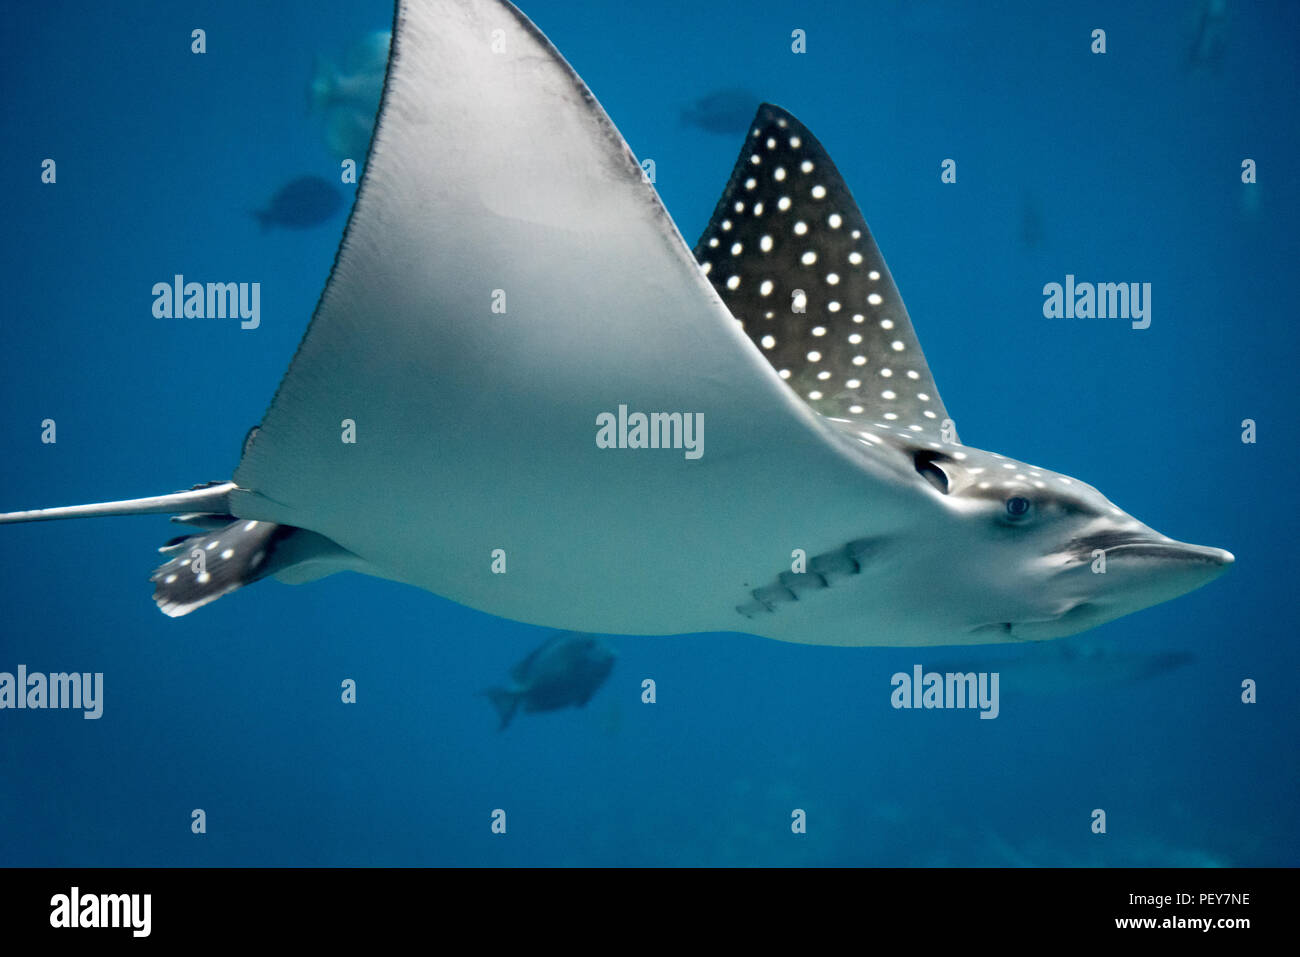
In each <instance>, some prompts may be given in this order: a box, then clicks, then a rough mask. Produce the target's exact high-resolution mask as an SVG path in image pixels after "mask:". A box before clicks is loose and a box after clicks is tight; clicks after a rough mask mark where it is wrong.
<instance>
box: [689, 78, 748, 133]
mask: <svg viewBox="0 0 1300 957" xmlns="http://www.w3.org/2000/svg"><path fill="white" fill-rule="evenodd" d="M760 99H761V97H758V96H755V95H754V94H753V93H751V92H749V90H743V89H726V90H714V91H713V92H712V93H706V94H705V95H704V96H702V97H700V98H699V99H698V100H696V101H695V102H694V103H692V104H691V105H690V106H687V107H683V108H682V125H683V126H693V127H695V128H696V129H700V130H704V132H706V133H718V134H720V135H722V136H735V135H736V134H738V133H743V132H744V131H745V126H746V124H748V123H749V121H750V118H751V117H753V115H754V108H755V107H756V106H758V103H759V100H760Z"/></svg>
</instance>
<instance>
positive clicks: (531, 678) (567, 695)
mask: <svg viewBox="0 0 1300 957" xmlns="http://www.w3.org/2000/svg"><path fill="white" fill-rule="evenodd" d="M613 667H614V653H613V652H612V651H610V650H609V648H608V646H606V645H605V644H604V642H602V641H601V640H600V639H598V638H595V637H593V636H591V635H584V634H581V633H579V632H576V631H569V632H560V633H559V634H556V635H553V636H552V637H550V638H548V639H547V640H546V641H545V642H543V643H542V644H541V645H539V646H538V647H537V648H535V649H533V651H532V653H530V654H529V655H528V657H527V658H525V659H524V660H523V661H521V662H519V664H517V665H515V666H514V668H512V669H511V670H510V677H511V678H512V679H514V680H513V683H512V684H511V686H510V687H509V688H489V689H488V690H486V691H484V692H483V694H485V695H487V696H488V697H489V698H491V699H492V704H493V705H494V706H495V707H496V709H497V714H499V715H500V716H501V728H502V729H504V728H505V726H506V725H508V724H509V723H510V719H511V718H513V717H514V716H515V711H516V710H518V708H519V706H520V705H521V704H522V705H523V707H524V710H525V711H528V712H533V711H556V710H559V709H560V708H566V707H569V706H570V705H573V706H575V707H581V706H582V705H585V704H586V703H587V702H588V701H590V700H591V696H592V695H594V694H595V693H596V689H598V688H599V687H600V686H601V685H602V684H604V683H605V679H606V678H608V677H609V672H610V670H611V669H612V668H613Z"/></svg>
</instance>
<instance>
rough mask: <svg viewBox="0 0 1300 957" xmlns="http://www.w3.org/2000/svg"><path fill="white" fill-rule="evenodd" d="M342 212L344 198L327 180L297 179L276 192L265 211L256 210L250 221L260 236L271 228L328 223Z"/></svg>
mask: <svg viewBox="0 0 1300 957" xmlns="http://www.w3.org/2000/svg"><path fill="white" fill-rule="evenodd" d="M342 208H343V196H342V194H341V193H340V192H339V190H338V189H336V188H335V187H334V185H333V184H332V183H330V181H329V180H326V179H322V178H321V177H319V176H299V177H298V178H297V179H294V180H290V181H289V182H288V183H285V184H284V185H283V186H281V187H280V188H279V189H278V190H276V192H275V195H274V196H272V197H271V201H270V202H269V203H267V204H266V208H265V209H259V210H255V211H254V212H253V217H254V218H255V219H256V220H257V222H258V224H259V225H260V226H261V227H262V231H263V232H266V231H267V230H268V229H270V228H271V227H272V226H283V227H285V228H286V229H310V228H311V227H313V226H319V225H321V224H322V223H325V222H328V221H329V220H330V219H331V218H332V217H333V216H334V215H335V214H336V213H337V212H338V211H339V210H340V209H342Z"/></svg>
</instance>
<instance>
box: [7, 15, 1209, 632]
mask: <svg viewBox="0 0 1300 957" xmlns="http://www.w3.org/2000/svg"><path fill="white" fill-rule="evenodd" d="M622 407H626V409H631V410H639V412H640V413H642V414H644V413H647V412H650V413H655V412H659V413H663V415H662V416H661V417H660V418H658V419H656V420H654V421H657V422H658V423H659V425H660V426H661V427H662V429H663V438H664V439H665V440H673V439H679V438H680V436H679V435H678V436H674V435H673V427H674V422H675V421H681V419H677V420H674V419H673V418H672V417H673V416H674V415H679V416H681V417H682V418H686V417H691V416H694V417H695V419H693V421H698V422H700V423H703V424H707V444H703V437H702V436H701V443H702V448H703V450H704V451H703V454H701V455H700V456H699V457H696V458H691V457H687V456H685V455H683V454H682V452H681V451H680V450H674V449H671V448H662V447H655V446H659V445H663V444H667V445H672V444H673V442H672V441H665V442H664V443H658V442H654V443H650V442H647V441H645V438H646V437H645V435H644V429H643V428H642V430H641V434H640V435H639V438H638V433H637V431H636V429H634V430H633V432H632V434H631V436H630V437H626V441H624V439H623V438H620V441H619V443H618V446H627V447H602V444H601V443H598V442H597V441H596V440H595V438H596V434H597V429H596V425H597V424H598V423H599V422H600V421H601V420H602V419H604V418H605V417H606V416H608V415H609V414H610V413H611V411H612V410H614V409H621V408H622ZM621 414H622V412H620V415H621ZM641 425H642V426H643V425H644V420H642V422H641ZM349 439H350V440H349ZM646 446H651V447H646ZM678 449H680V446H679V447H678ZM168 512H170V513H180V514H179V515H176V516H175V518H174V520H177V521H180V522H182V523H185V524H189V525H191V526H194V527H196V528H198V529H199V532H198V534H193V535H190V536H188V537H184V538H181V539H178V540H174V541H172V542H169V543H168V544H167V545H166V546H164V551H165V552H166V553H168V554H171V555H172V556H173V557H171V558H170V559H169V560H168V561H167V563H166V564H164V565H162V566H161V567H160V568H158V569H157V571H156V572H155V573H154V576H153V581H154V583H155V588H156V590H155V592H154V598H155V600H156V602H157V603H158V605H159V607H160V608H161V609H162V610H163V611H164V612H165V613H167V614H169V615H172V616H177V615H183V614H186V613H188V612H190V611H192V610H193V609H195V608H197V607H199V606H201V605H204V604H206V603H208V602H210V601H213V600H215V599H216V598H218V597H220V596H222V595H224V594H227V593H228V592H231V591H233V590H235V589H237V588H239V587H241V586H243V585H247V584H249V583H250V582H253V581H256V580H258V579H260V578H263V577H266V576H269V575H273V576H275V577H277V578H279V579H281V580H284V581H290V582H302V581H309V580H312V579H315V578H320V577H322V576H324V575H328V574H331V573H333V572H337V571H342V570H352V571H357V572H361V573H364V574H368V575H375V576H378V577H381V578H387V579H391V580H395V581H400V582H406V583H408V584H411V585H415V586H417V587H419V588H423V589H426V590H428V591H430V592H434V593H435V594H438V595H442V596H444V597H446V598H449V599H452V600H454V601H456V602H459V603H461V604H464V605H468V606H470V607H472V608H476V609H480V610H483V611H486V612H489V613H491V614H494V615H499V616H503V617H506V618H511V619H516V620H518V621H522V622H529V623H533V624H538V625H546V626H551V627H555V628H560V629H564V630H572V631H582V632H598V633H608V634H643V635H645V634H678V633H688V632H710V631H745V632H750V633H753V634H756V635H762V636H766V637H769V638H775V639H780V640H783V641H793V642H805V643H810V644H828V645H941V644H977V643H987V642H1001V641H1015V640H1025V639H1047V638H1055V637H1059V636H1063V635H1069V634H1073V633H1076V632H1079V631H1082V630H1085V629H1088V628H1091V627H1094V626H1096V625H1099V624H1102V623H1103V622H1106V621H1110V620H1111V619H1114V618H1117V617H1119V616H1121V615H1124V614H1128V613H1130V612H1133V611H1137V610H1138V609H1141V608H1145V607H1147V606H1149V605H1153V604H1156V603H1158V602H1162V601H1166V600H1168V599H1170V598H1173V597H1175V596H1178V595H1181V594H1184V593H1185V592H1188V591H1190V590H1192V589H1194V588H1197V587H1199V586H1200V585H1203V584H1205V583H1206V582H1208V581H1210V580H1211V579H1212V578H1214V577H1215V576H1217V575H1218V574H1219V573H1221V572H1222V571H1223V570H1224V569H1225V567H1226V566H1227V565H1228V564H1229V563H1231V562H1232V560H1233V559H1232V556H1231V555H1230V554H1229V553H1227V552H1225V551H1223V550H1221V549H1216V548H1206V547H1200V546H1195V545H1187V544H1183V543H1180V542H1176V541H1174V540H1172V539H1170V538H1167V537H1165V536H1164V535H1160V534H1158V533H1157V532H1155V531H1153V530H1152V529H1150V528H1148V527H1147V526H1145V525H1143V524H1142V523H1141V522H1139V521H1137V520H1136V519H1134V518H1132V517H1131V516H1129V515H1127V514H1125V513H1124V512H1123V511H1121V510H1120V509H1119V508H1117V507H1116V506H1114V505H1113V504H1111V502H1110V501H1108V500H1107V499H1106V498H1105V497H1104V496H1103V495H1102V494H1101V493H1099V492H1098V491H1097V490H1096V489H1094V488H1092V487H1091V486H1089V485H1086V484H1084V483H1083V482H1080V481H1078V480H1076V479H1072V478H1068V477H1066V476H1064V475H1059V474H1057V473H1054V472H1050V471H1047V470H1046V469H1042V468H1038V467H1035V466H1031V465H1027V464H1024V463H1022V462H1018V461H1015V460H1014V459H1010V458H1006V457H1004V456H1002V455H998V454H995V453H991V452H983V451H979V450H977V449H974V448H968V447H965V446H963V445H961V444H960V443H959V440H958V438H957V434H956V430H955V428H954V427H953V424H952V421H951V419H950V417H949V415H948V412H947V409H946V408H945V406H944V404H943V401H942V400H941V398H940V395H939V390H938V388H937V387H936V385H935V382H934V378H933V376H932V375H931V373H930V369H929V367H928V365H927V364H926V361H925V357H924V355H923V354H922V352H921V347H920V344H919V342H918V340H917V337H916V333H915V331H914V330H913V327H912V322H911V320H910V318H909V317H908V314H907V310H906V308H905V307H904V305H903V301H902V298H901V297H900V295H899V292H898V289H897V288H896V287H895V285H894V282H893V279H892V278H891V276H890V273H889V270H888V268H887V267H886V265H885V262H884V259H883V258H882V257H881V254H880V251H879V249H878V248H877V246H876V243H875V241H874V240H873V238H872V236H871V233H870V232H869V230H868V229H867V224H866V221H865V220H864V219H863V217H862V214H861V213H860V212H859V210H858V207H857V204H856V203H855V202H854V200H853V197H852V196H851V195H850V193H849V190H848V187H847V186H846V185H845V183H844V181H843V180H842V178H841V177H840V175H839V173H838V171H837V170H836V168H835V166H834V164H833V163H832V162H831V160H830V157H829V156H828V155H827V153H826V151H825V150H824V149H823V148H822V146H821V144H820V143H819V142H818V141H817V140H816V139H815V138H814V137H813V135H812V134H811V133H810V132H809V131H808V130H807V129H806V128H805V127H804V126H803V125H802V124H801V123H800V122H799V121H798V120H796V119H795V118H794V117H793V116H792V115H790V114H789V113H787V112H786V111H785V110H782V109H780V108H778V107H775V106H771V105H767V104H764V105H762V106H761V107H760V108H759V110H758V113H757V115H756V117H755V119H754V122H753V124H752V126H751V128H750V130H749V132H748V135H747V136H746V138H745V143H744V146H743V148H742V150H741V153H740V156H739V159H738V160H737V162H736V166H735V169H734V171H733V173H732V175H731V179H730V181H729V182H728V184H727V186H726V189H725V191H724V193H723V196H722V199H721V200H720V201H719V203H718V206H717V209H716V211H715V213H714V216H713V219H712V221H711V222H710V224H709V226H708V228H707V229H706V231H705V233H704V236H703V237H702V238H701V240H700V242H699V244H698V245H697V247H696V249H695V255H692V252H691V250H690V249H689V248H688V247H687V246H686V244H685V243H684V242H683V240H682V237H681V234H680V233H679V232H678V230H677V228H676V226H675V225H674V224H673V221H672V219H671V218H670V217H669V215H668V213H667V211H666V210H665V208H664V206H663V205H662V203H661V202H660V200H659V197H658V195H657V194H656V192H655V190H654V188H653V187H652V185H651V184H650V183H649V182H648V178H647V177H646V176H645V175H643V172H642V169H641V167H640V166H639V165H638V162H637V160H636V158H635V157H634V156H633V155H632V152H631V150H630V149H629V147H628V146H627V144H626V142H625V141H624V140H623V138H622V136H621V135H620V134H619V132H618V130H617V129H616V128H615V127H614V125H613V123H612V122H611V121H610V119H609V118H608V116H606V114H605V112H604V111H603V110H602V109H601V107H600V106H599V104H598V103H597V102H596V100H595V98H594V97H593V96H592V94H591V92H590V91H589V90H588V89H587V87H586V86H585V85H584V84H583V82H582V81H581V80H580V79H579V78H578V76H577V75H576V74H575V73H574V71H573V70H572V69H571V68H570V67H569V65H568V64H567V63H566V62H565V61H564V60H563V59H562V58H561V56H560V55H559V53H558V52H557V51H556V50H555V48H554V47H553V46H551V44H550V43H549V41H547V39H546V38H545V37H544V36H543V35H542V34H541V32H540V31H539V30H538V29H537V28H536V27H535V26H533V24H532V23H531V22H530V21H529V20H528V19H527V18H526V17H524V16H523V15H522V14H521V13H520V12H519V11H518V10H516V9H515V8H514V7H512V6H511V5H510V4H508V3H504V2H499V0H400V2H399V3H398V4H397V10H396V16H395V21H394V31H393V42H392V52H391V55H390V59H389V64H388V71H387V75H386V78H385V82H384V92H383V96H382V100H381V104H380V109H379V114H378V117H377V120H376V127H375V133H374V137H373V141H372V144H371V148H370V154H369V157H368V159H367V162H366V167H365V172H364V175H363V177H362V179H361V182H360V184H359V188H358V195H357V198H356V201H355V204H354V207H353V210H352V213H351V216H350V219H349V221H348V225H347V228H346V230H345V232H344V235H343V239H342V242H341V245H340V248H339V251H338V254H337V257H336V259H335V263H334V267H333V270H332V272H331V274H330V276H329V281H328V283H327V285H326V288H325V291H324V293H323V294H322V296H321V299H320V302H319V304H318V305H317V308H316V312H315V315H314V316H313V318H312V320H311V323H310V325H309V326H308V329H307V332H306V334H305V336H304V338H303V341H302V343H301V345H300V346H299V348H298V351H297V353H296V355H295V356H294V358H293V360H292V362H291V363H290V366H289V369H288V371H287V372H286V374H285V376H284V379H283V381H282V382H281V384H280V387H279V389H278V391H277V392H276V393H275V396H274V398H273V399H272V401H271V405H270V408H269V409H268V411H267V413H266V415H265V417H264V418H263V420H262V422H261V423H260V424H259V425H258V426H257V427H255V428H254V429H252V430H250V432H249V434H248V436H247V438H246V440H245V442H244V448H243V454H242V457H241V460H240V462H239V464H238V467H237V468H236V469H235V472H234V475H233V477H232V478H231V480H230V481H226V482H219V483H210V484H208V485H205V486H196V487H195V488H193V489H191V490H189V491H184V492H178V493H174V494H170V495H161V496H155V497H152V498H143V499H134V500H129V501H120V502H108V503H100V504H94V505H81V506H71V507H63V508H52V509H44V510H38V511H29V512H15V513H9V514H6V515H3V516H0V521H3V522H17V521H39V520H44V519H55V518H70V517H76V516H103V515H123V514H141V513H168ZM1099 557H1100V560H1102V561H1104V562H1105V566H1104V567H1105V573H1104V574H1098V573H1096V568H1097V564H1098V561H1099Z"/></svg>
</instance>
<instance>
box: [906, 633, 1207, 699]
mask: <svg viewBox="0 0 1300 957" xmlns="http://www.w3.org/2000/svg"><path fill="white" fill-rule="evenodd" d="M1194 660H1195V657H1194V656H1193V655H1192V654H1190V653H1188V652H1184V651H1154V652H1144V651H1123V650H1120V649H1118V648H1115V647H1114V646H1112V645H1109V644H1106V643H1103V642H1098V641H1078V640H1076V641H1065V640H1062V641H1054V642H1042V643H1038V644H1033V645H1028V646H1026V647H1025V649H1024V651H1023V652H1022V653H1021V654H1020V655H1018V656H1017V657H1015V658H1006V657H997V658H994V657H992V656H990V657H989V658H985V659H981V658H978V657H972V658H967V659H964V660H960V661H940V662H938V663H936V664H934V665H928V664H927V665H926V670H927V671H938V672H940V673H946V672H955V673H963V674H964V673H967V672H971V671H975V672H979V671H996V672H998V673H999V675H1000V676H1001V687H1002V694H1003V695H1008V694H1027V695H1057V694H1069V693H1071V692H1075V691H1082V690H1088V689H1097V688H1107V687H1113V686H1116V685H1125V684H1129V683H1132V682H1136V681H1145V680H1147V679H1148V678H1156V677H1159V676H1160V675H1163V674H1166V673H1168V672H1170V671H1174V670H1176V669H1178V668H1181V667H1183V666H1184V665H1188V664H1191V663H1192V662H1193V661H1194Z"/></svg>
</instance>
